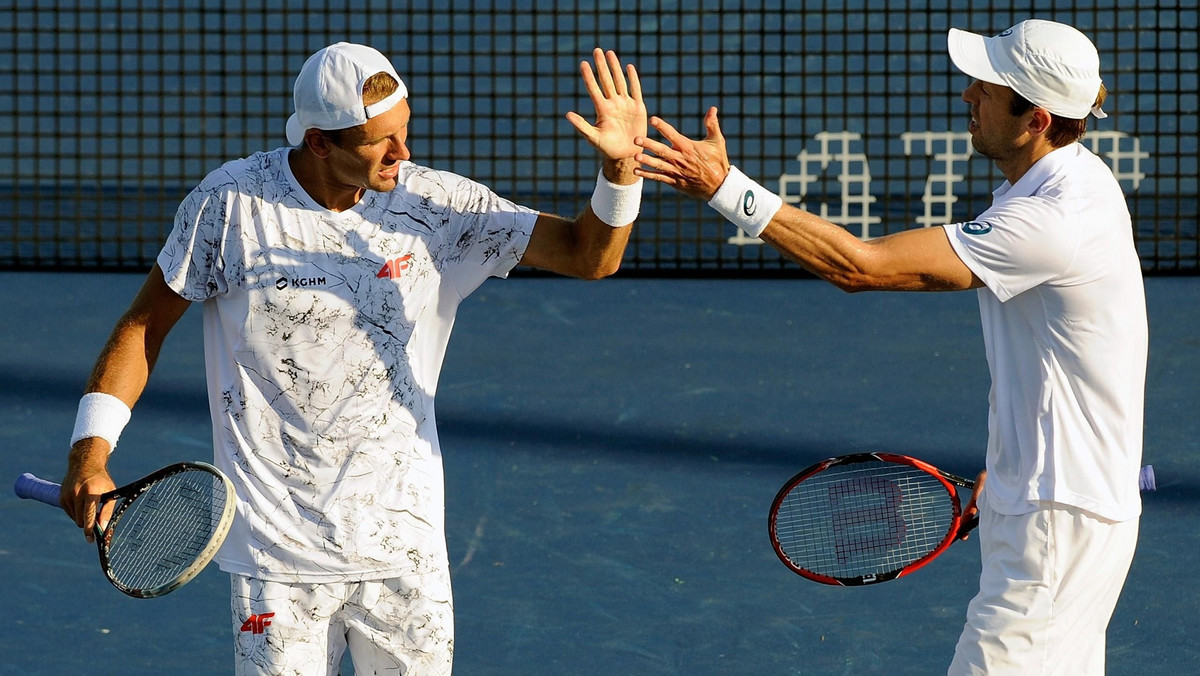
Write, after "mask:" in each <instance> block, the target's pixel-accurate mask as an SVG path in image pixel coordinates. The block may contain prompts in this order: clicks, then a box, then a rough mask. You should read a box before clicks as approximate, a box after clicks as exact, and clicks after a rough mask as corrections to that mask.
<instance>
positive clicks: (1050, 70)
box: [948, 19, 1108, 120]
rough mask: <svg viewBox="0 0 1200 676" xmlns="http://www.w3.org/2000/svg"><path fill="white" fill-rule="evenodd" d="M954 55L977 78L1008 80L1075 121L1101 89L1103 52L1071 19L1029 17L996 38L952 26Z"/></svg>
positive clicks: (1027, 95)
mask: <svg viewBox="0 0 1200 676" xmlns="http://www.w3.org/2000/svg"><path fill="white" fill-rule="evenodd" d="M948 42H949V45H948V46H949V49H950V60H951V61H953V62H954V65H956V66H958V69H959V70H961V71H962V72H964V73H966V74H967V75H970V76H971V77H973V78H975V79H976V80H983V81H984V82H990V83H992V84H998V85H1004V86H1006V87H1009V88H1011V89H1012V90H1013V91H1015V92H1016V93H1018V94H1020V95H1021V96H1023V97H1025V98H1026V99H1028V100H1029V101H1030V102H1031V103H1033V104H1034V105H1036V106H1039V107H1042V108H1045V109H1046V110H1048V111H1050V112H1051V113H1054V114H1055V115H1059V116H1061V117H1066V118H1070V119H1073V120H1082V119H1083V118H1085V117H1087V116H1088V113H1091V114H1092V115H1095V116H1096V117H1108V115H1107V114H1105V112H1104V111H1103V110H1100V107H1099V106H1097V107H1095V108H1093V107H1092V105H1093V104H1094V103H1095V102H1096V97H1097V95H1098V94H1099V93H1100V83H1101V81H1100V54H1099V53H1097V52H1096V46H1095V45H1093V44H1092V41H1091V40H1089V39H1088V37H1087V36H1086V35H1084V34H1083V33H1081V32H1079V31H1078V30H1077V29H1075V28H1072V27H1071V26H1068V25H1066V24H1061V23H1056V22H1054V21H1043V20H1041V19H1029V20H1027V21H1022V22H1021V23H1019V24H1017V25H1015V26H1013V27H1012V28H1009V29H1008V30H1006V31H1004V32H1003V33H1001V34H999V35H997V36H996V37H992V38H985V37H984V36H982V35H976V34H975V33H968V32H966V31H961V30H958V29H957V28H951V29H950V37H949V40H948Z"/></svg>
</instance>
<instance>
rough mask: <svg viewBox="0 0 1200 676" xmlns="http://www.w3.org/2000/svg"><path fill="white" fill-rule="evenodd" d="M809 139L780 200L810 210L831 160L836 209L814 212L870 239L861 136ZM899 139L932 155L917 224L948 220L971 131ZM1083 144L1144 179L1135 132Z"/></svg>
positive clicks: (872, 219)
mask: <svg viewBox="0 0 1200 676" xmlns="http://www.w3.org/2000/svg"><path fill="white" fill-rule="evenodd" d="M813 138H814V139H815V140H816V141H817V142H818V143H819V144H820V150H819V151H818V152H815V153H810V152H809V151H808V150H802V151H801V152H800V154H799V155H797V156H796V159H797V160H799V161H800V171H799V173H796V174H782V175H780V176H779V190H778V191H777V194H778V195H779V197H780V198H782V199H783V201H784V202H785V203H788V204H794V205H796V206H797V207H799V208H801V209H805V210H809V209H808V207H806V206H805V204H804V198H805V197H806V196H807V195H808V191H809V186H811V185H812V184H813V183H815V182H816V181H817V180H818V179H819V178H820V176H821V175H822V174H823V173H825V171H826V170H827V169H828V168H829V166H830V165H831V164H834V163H836V164H837V166H838V168H839V173H838V175H837V176H838V183H839V184H840V185H841V204H840V211H838V212H837V213H833V214H831V213H829V205H828V204H824V203H823V204H821V205H820V209H819V210H818V211H817V212H816V213H817V215H819V216H820V217H821V218H824V219H825V220H827V221H831V222H833V223H837V224H838V225H841V226H842V227H845V228H846V229H847V230H850V231H851V232H855V231H856V230H857V232H856V234H857V235H858V236H859V237H860V238H861V239H863V240H868V239H871V232H870V226H871V225H872V224H875V223H879V217H877V216H872V215H871V204H872V203H874V202H875V197H874V196H873V195H872V194H871V170H870V167H869V165H868V160H867V156H866V154H864V153H861V152H851V145H852V144H853V143H855V142H858V141H861V140H862V135H861V134H857V133H854V132H848V131H842V132H827V131H823V132H820V133H819V134H817V135H816V136H814V137H813ZM900 140H901V141H902V142H903V143H904V154H905V156H907V157H911V156H913V155H914V154H922V155H925V156H926V157H929V158H930V159H931V166H930V170H929V175H928V176H927V177H926V179H925V192H924V194H923V195H922V196H921V203H922V204H923V205H924V212H923V213H922V214H921V215H920V216H918V217H917V218H916V223H917V225H919V226H921V227H926V228H927V227H930V226H934V225H942V224H943V223H949V222H951V220H952V219H953V216H952V213H953V207H954V203H955V202H957V201H958V197H957V196H956V195H955V194H954V186H955V184H956V183H960V182H962V181H963V180H964V178H965V175H964V174H963V173H962V171H964V170H965V167H964V166H963V163H964V162H966V161H967V160H969V159H970V157H971V155H972V153H973V149H972V148H971V135H970V134H969V133H967V132H953V131H923V132H905V133H903V134H901V135H900ZM1083 143H1084V145H1086V146H1087V147H1088V148H1089V149H1090V150H1091V151H1092V152H1094V153H1096V154H1097V155H1099V156H1100V157H1102V158H1104V160H1105V161H1106V162H1108V165H1109V167H1110V168H1111V169H1112V172H1113V175H1114V176H1116V178H1117V180H1118V181H1120V182H1121V183H1122V185H1124V186H1126V187H1127V189H1130V190H1137V188H1138V186H1139V185H1140V184H1141V182H1142V179H1144V178H1146V174H1145V172H1143V171H1142V161H1143V160H1145V159H1146V158H1148V157H1149V156H1150V154H1149V153H1147V152H1145V151H1143V150H1142V144H1141V141H1140V140H1139V139H1138V138H1137V137H1136V136H1130V135H1128V134H1126V133H1124V132H1119V131H1089V132H1088V133H1087V134H1086V135H1085V136H1084V137H1083ZM727 242H728V243H730V244H738V245H745V244H761V243H762V240H760V239H757V238H754V237H748V236H747V235H746V234H745V233H743V232H741V231H740V230H739V231H738V233H737V234H736V235H734V236H733V237H730V238H729V239H728V240H727Z"/></svg>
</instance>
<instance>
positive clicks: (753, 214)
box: [635, 108, 982, 291]
mask: <svg viewBox="0 0 1200 676" xmlns="http://www.w3.org/2000/svg"><path fill="white" fill-rule="evenodd" d="M650 124H651V126H653V127H654V129H655V130H657V131H658V132H659V134H661V135H662V137H663V138H664V139H665V140H666V143H661V142H658V141H654V140H652V139H648V138H645V137H642V138H639V139H637V141H636V143H637V144H638V146H640V147H641V148H642V149H643V150H644V152H641V153H639V154H638V155H637V160H638V162H640V163H641V167H639V168H638V169H637V170H636V172H635V173H637V175H639V176H643V177H645V178H648V179H651V180H654V181H658V182H659V183H664V184H666V185H669V186H671V187H673V188H675V189H676V190H678V191H680V192H682V193H683V194H685V195H688V196H690V197H694V198H698V199H702V200H705V201H706V202H708V203H709V204H710V205H711V206H713V207H714V208H715V209H717V210H718V211H720V212H721V213H722V215H724V216H725V217H726V218H727V219H729V220H730V221H732V222H733V223H734V224H735V225H737V226H738V227H740V228H742V229H743V230H744V231H746V232H747V234H749V235H751V236H754V237H760V238H761V239H762V240H763V241H764V242H766V243H768V244H770V245H771V246H773V247H775V248H776V249H778V250H779V251H780V252H781V253H783V254H784V255H785V256H787V257H788V258H790V259H792V260H793V261H795V262H796V263H798V264H800V266H801V267H803V268H804V269H806V270H808V271H809V272H811V273H813V274H815V275H817V276H818V277H821V278H822V279H825V280H827V281H829V282H831V283H833V284H835V285H837V286H838V287H839V288H841V289H844V290H846V291H866V290H895V291H900V290H903V291H946V290H957V289H968V288H975V287H978V286H982V282H981V281H980V280H979V279H978V278H976V277H975V275H974V274H973V273H972V272H971V270H970V269H969V268H968V267H967V266H966V265H965V264H964V263H963V262H962V260H961V259H960V258H959V257H958V255H957V254H956V253H954V249H953V248H952V247H951V246H950V241H949V239H948V238H947V237H946V234H945V232H944V231H943V230H942V229H941V228H925V229H921V230H905V231H902V232H898V233H894V234H891V235H887V236H885V237H880V238H878V239H873V240H870V241H866V242H864V241H862V240H860V239H859V238H857V237H855V236H854V235H852V234H850V233H849V232H848V231H846V229H845V228H842V227H841V226H839V225H837V224H835V223H831V222H829V221H827V220H825V219H823V218H820V217H819V216H816V215H815V214H812V213H809V212H807V211H803V210H801V209H797V208H795V207H793V206H791V205H787V204H784V203H783V200H781V199H780V198H779V197H778V196H777V195H775V194H774V193H772V192H770V191H768V190H767V189H766V188H764V187H762V186H761V185H758V184H757V183H755V182H754V181H752V180H751V179H749V178H748V177H746V176H745V175H744V174H742V173H741V172H740V171H738V170H737V169H736V168H735V167H733V166H732V165H731V164H730V162H729V155H728V152H727V150H726V145H725V137H724V136H723V135H722V134H721V126H720V123H719V120H718V119H717V109H716V108H710V109H709V110H708V114H707V115H705V117H704V126H705V132H706V135H705V137H704V139H703V140H701V141H694V140H692V139H690V138H688V137H687V136H684V135H683V134H681V133H679V131H677V130H676V129H675V128H674V127H672V126H671V125H670V124H668V123H667V122H666V121H664V120H662V119H660V118H658V117H655V118H652V119H651V120H650Z"/></svg>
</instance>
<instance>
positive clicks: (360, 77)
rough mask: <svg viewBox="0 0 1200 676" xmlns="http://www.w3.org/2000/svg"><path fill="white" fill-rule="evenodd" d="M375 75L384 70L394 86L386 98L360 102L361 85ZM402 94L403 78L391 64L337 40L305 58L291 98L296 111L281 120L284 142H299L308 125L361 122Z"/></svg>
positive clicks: (372, 51)
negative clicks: (283, 123)
mask: <svg viewBox="0 0 1200 676" xmlns="http://www.w3.org/2000/svg"><path fill="white" fill-rule="evenodd" d="M378 73H387V74H388V75H391V76H392V77H393V78H395V79H396V82H397V83H398V84H399V85H400V86H399V88H397V89H396V91H395V93H393V94H392V95H391V96H389V97H387V98H385V99H383V100H382V101H379V102H378V103H373V104H371V105H369V106H365V105H363V98H362V95H363V83H365V82H366V81H367V80H368V79H369V78H370V77H371V76H373V75H376V74H378ZM406 98H408V88H407V87H405V86H404V80H401V79H400V76H399V75H397V74H396V69H395V68H393V67H392V62H391V61H388V59H387V57H386V56H384V55H383V54H380V53H379V52H378V51H377V50H375V49H372V48H371V47H367V46H365V45H355V44H351V43H349V42H339V43H337V44H333V45H329V46H328V47H325V48H324V49H322V50H321V51H319V52H317V53H316V54H313V55H312V56H310V57H308V60H307V61H305V62H304V67H303V68H301V69H300V75H298V76H297V77H296V85H295V87H294V88H293V90H292V99H293V101H294V102H295V104H296V112H295V114H293V115H292V116H291V117H289V118H288V121H287V140H288V143H290V144H292V145H294V146H298V145H300V144H302V143H304V133H305V132H306V131H308V130H309V129H325V130H329V131H336V130H338V129H349V128H350V127H356V126H358V125H360V124H363V123H364V122H366V121H367V120H368V119H370V118H372V117H375V116H377V115H382V114H383V113H386V112H387V111H389V110H391V109H392V108H393V107H395V105H396V104H397V103H399V102H400V101H401V100H402V99H406Z"/></svg>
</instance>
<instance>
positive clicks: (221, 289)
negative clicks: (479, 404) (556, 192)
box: [158, 148, 537, 582]
mask: <svg viewBox="0 0 1200 676" xmlns="http://www.w3.org/2000/svg"><path fill="white" fill-rule="evenodd" d="M289 150H290V149H289V148H280V149H277V150H274V151H270V152H264V153H258V154H255V155H253V156H251V157H248V158H245V159H242V160H237V161H234V162H230V163H228V164H226V165H225V166H223V167H221V168H220V169H218V170H217V171H214V172H212V173H211V174H210V175H209V176H208V177H206V178H205V180H204V181H203V182H202V183H201V184H200V185H199V186H198V187H197V188H196V189H195V190H194V191H192V193H191V194H189V195H188V196H187V197H186V198H185V199H184V201H183V203H182V204H181V206H180V207H179V210H178V212H177V215H176V219H175V226H174V230H173V231H172V233H171V235H170V237H169V239H168V241H167V243H166V245H165V246H164V248H163V250H162V252H161V254H160V255H159V258H158V263H159V266H160V267H161V268H162V269H163V272H164V274H165V277H166V280H167V283H168V285H170V287H171V288H172V289H174V290H175V291H176V292H177V293H179V294H180V295H181V296H182V297H184V298H187V299H189V300H193V301H202V302H203V304H204V320H203V321H204V334H205V363H206V370H207V378H208V394H209V404H210V409H211V413H212V419H213V431H214V446H215V456H216V464H217V465H218V466H219V467H220V468H221V469H222V470H223V471H224V472H225V473H226V474H228V475H229V476H230V478H231V480H232V481H233V482H234V484H235V486H236V487H237V493H238V498H239V500H238V502H239V505H238V517H237V519H236V520H235V524H234V528H233V530H232V532H231V533H230V535H229V537H228V538H227V540H226V543H225V545H224V546H223V548H222V550H221V552H220V554H219V555H218V561H219V563H220V565H221V568H222V569H223V570H226V571H229V572H234V573H239V574H244V575H250V576H253V577H259V578H262V579H268V580H279V581H288V582H323V581H344V580H354V579H382V578H386V577H392V576H395V575H401V574H408V573H420V572H424V571H427V570H430V569H433V568H436V567H438V566H443V565H444V561H445V557H446V555H445V535H444V532H443V523H444V516H443V512H444V500H443V491H444V487H443V479H442V465H441V457H440V448H439V445H438V438H437V432H436V429H435V427H434V408H433V402H434V393H435V392H436V390H437V380H438V374H439V372H440V369H441V364H442V359H443V357H444V355H445V351H446V346H447V343H448V340H449V335H450V330H451V327H452V326H453V323H454V317H455V312H456V310H457V308H458V305H459V303H460V301H461V300H462V299H463V298H465V297H466V296H467V295H468V294H469V293H471V291H473V290H474V289H475V288H477V287H478V286H479V285H480V284H482V283H483V281H485V280H486V279H487V278H488V277H489V276H500V277H503V276H505V275H507V273H508V272H509V271H510V270H511V269H512V268H513V267H514V266H515V265H516V264H517V262H518V261H519V260H520V258H521V256H522V255H523V252H524V249H525V247H526V246H527V244H528V242H529V237H530V233H531V232H532V229H533V224H534V221H535V220H536V218H537V212H535V211H532V210H530V209H526V208H524V207H521V206H518V205H516V204H514V203H512V202H510V201H508V200H505V199H503V198H500V197H499V196H497V195H496V194H494V193H493V192H492V191H490V190H488V189H487V188H485V187H484V186H482V185H480V184H478V183H475V182H473V181H470V180H468V179H465V178H463V177H461V176H457V175H454V174H451V173H447V172H441V171H435V170H432V169H428V168H425V167H421V166H418V165H415V164H412V163H408V162H405V163H402V167H401V169H400V175H399V185H398V187H397V188H395V189H394V190H392V191H390V192H387V193H378V192H372V191H367V192H366V193H365V195H364V196H363V197H362V199H361V200H360V201H359V202H358V204H356V205H355V206H354V207H353V208H351V209H349V210H347V211H343V212H336V213H335V212H331V211H328V210H326V209H324V208H322V207H321V206H319V205H318V204H316V203H315V202H314V201H313V200H312V199H311V198H310V197H309V196H308V194H307V193H306V192H305V191H304V190H303V189H302V188H301V187H300V185H299V183H298V182H297V181H296V179H295V177H294V175H293V174H292V172H291V169H290V167H289V165H288V159H287V158H288V152H289Z"/></svg>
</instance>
